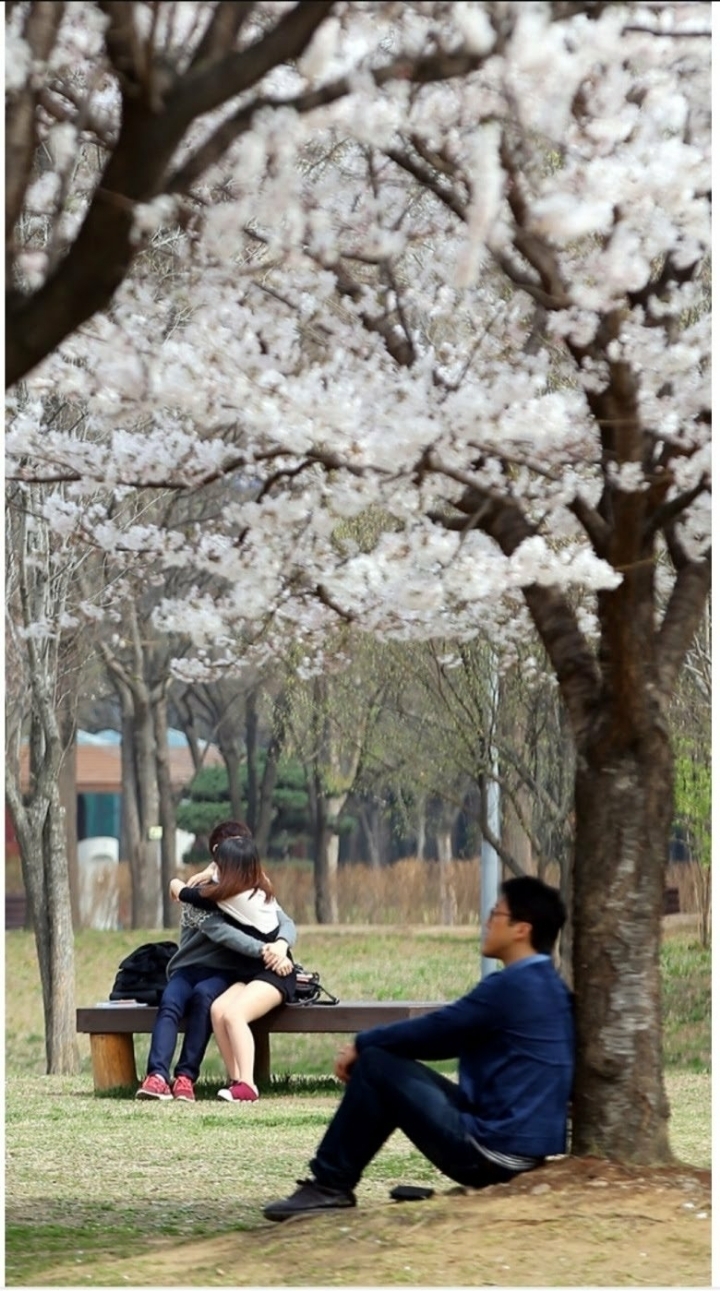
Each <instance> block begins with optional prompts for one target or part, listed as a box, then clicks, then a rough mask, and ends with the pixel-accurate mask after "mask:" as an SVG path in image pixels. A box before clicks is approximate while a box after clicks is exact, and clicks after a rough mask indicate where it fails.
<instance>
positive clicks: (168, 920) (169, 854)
mask: <svg viewBox="0 0 720 1291" xmlns="http://www.w3.org/2000/svg"><path fill="white" fill-rule="evenodd" d="M153 719H154V729H155V760H156V766H157V790H158V820H159V822H160V825H161V826H162V838H161V840H160V886H161V890H162V926H163V928H174V927H176V926H177V922H178V919H177V915H178V907H177V903H176V902H175V901H172V900H171V899H170V880H171V879H172V878H174V877H175V874H176V872H177V861H176V859H175V852H176V829H175V803H174V801H173V790H172V781H171V779H170V750H169V747H168V716H167V695H165V694H164V693H163V694H162V695H161V696H159V697H154V699H153Z"/></svg>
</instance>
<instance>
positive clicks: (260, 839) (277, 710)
mask: <svg viewBox="0 0 720 1291" xmlns="http://www.w3.org/2000/svg"><path fill="white" fill-rule="evenodd" d="M287 721H288V699H287V695H286V693H285V691H281V692H280V694H279V695H278V697H277V699H276V700H275V703H274V706H273V725H272V734H271V736H270V743H269V744H268V748H267V755H266V757H265V768H264V770H263V777H262V782H261V784H260V792H259V798H258V814H257V822H256V825H257V827H256V830H255V841H256V843H257V847H258V851H259V853H260V855H261V856H265V855H266V854H267V849H268V844H269V842H270V830H271V828H272V822H273V814H274V813H273V793H274V792H275V785H276V784H277V778H278V767H279V764H280V758H281V757H282V752H283V749H284V747H285V740H286V737H287Z"/></svg>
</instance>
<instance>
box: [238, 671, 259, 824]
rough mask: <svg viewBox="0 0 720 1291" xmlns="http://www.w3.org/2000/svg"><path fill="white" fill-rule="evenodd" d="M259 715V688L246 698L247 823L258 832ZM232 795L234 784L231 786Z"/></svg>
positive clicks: (249, 693) (251, 691)
mask: <svg viewBox="0 0 720 1291" xmlns="http://www.w3.org/2000/svg"><path fill="white" fill-rule="evenodd" d="M257 735H258V715H257V690H256V689H255V688H254V687H253V689H252V690H249V691H248V693H247V696H246V699H245V751H246V753H247V816H246V820H247V824H248V827H249V828H250V829H251V830H252V832H253V834H255V833H256V830H257V823H258V813H259V807H260V804H259V802H258V765H257V756H258V742H257ZM231 797H232V786H231Z"/></svg>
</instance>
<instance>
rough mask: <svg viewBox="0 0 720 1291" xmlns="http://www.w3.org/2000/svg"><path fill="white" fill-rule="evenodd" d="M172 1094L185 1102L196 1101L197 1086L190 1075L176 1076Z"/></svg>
mask: <svg viewBox="0 0 720 1291" xmlns="http://www.w3.org/2000/svg"><path fill="white" fill-rule="evenodd" d="M172 1096H173V1098H179V1099H180V1101H181V1102H183V1103H194V1102H195V1086H194V1085H193V1083H192V1081H191V1079H190V1077H189V1076H176V1077H175V1079H174V1081H173V1083H172Z"/></svg>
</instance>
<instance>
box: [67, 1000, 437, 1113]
mask: <svg viewBox="0 0 720 1291" xmlns="http://www.w3.org/2000/svg"><path fill="white" fill-rule="evenodd" d="M443 1003H444V1001H442V1000H433V1001H421V1000H344V1001H342V1002H341V1003H339V1004H283V1005H281V1006H280V1007H279V1008H277V1009H273V1011H272V1012H271V1013H268V1014H266V1015H265V1017H264V1018H259V1019H258V1021H257V1022H254V1023H253V1028H252V1029H253V1033H254V1035H255V1042H256V1055H255V1058H256V1061H255V1074H256V1077H257V1079H258V1080H267V1079H268V1078H269V1076H270V1033H271V1032H285V1033H291V1032H292V1033H295V1034H309V1033H320V1032H322V1033H325V1034H339V1033H349V1034H355V1032H357V1031H364V1030H367V1029H368V1028H369V1027H374V1026H384V1025H386V1024H387V1023H389V1022H404V1021H406V1020H407V1019H408V1018H414V1017H420V1016H421V1015H422V1014H423V1013H431V1012H432V1011H433V1009H438V1008H441V1007H442V1005H443ZM157 1014H158V1011H157V1009H156V1008H151V1007H149V1006H147V1005H137V1004H118V1005H115V1004H113V1005H111V1006H109V1007H103V1006H102V1005H96V1006H95V1007H94V1008H82V1009H77V1011H76V1030H77V1031H78V1032H79V1033H80V1034H83V1035H89V1036H90V1055H91V1059H92V1069H93V1084H94V1087H95V1090H96V1091H100V1090H107V1089H114V1088H119V1087H124V1088H127V1087H128V1086H130V1085H132V1084H136V1083H137V1076H136V1074H135V1054H134V1045H133V1037H134V1036H135V1035H146V1034H148V1033H149V1032H151V1031H152V1029H153V1026H154V1025H155V1019H156V1018H157ZM184 1029H185V1026H184V1022H181V1023H180V1030H181V1031H184Z"/></svg>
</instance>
